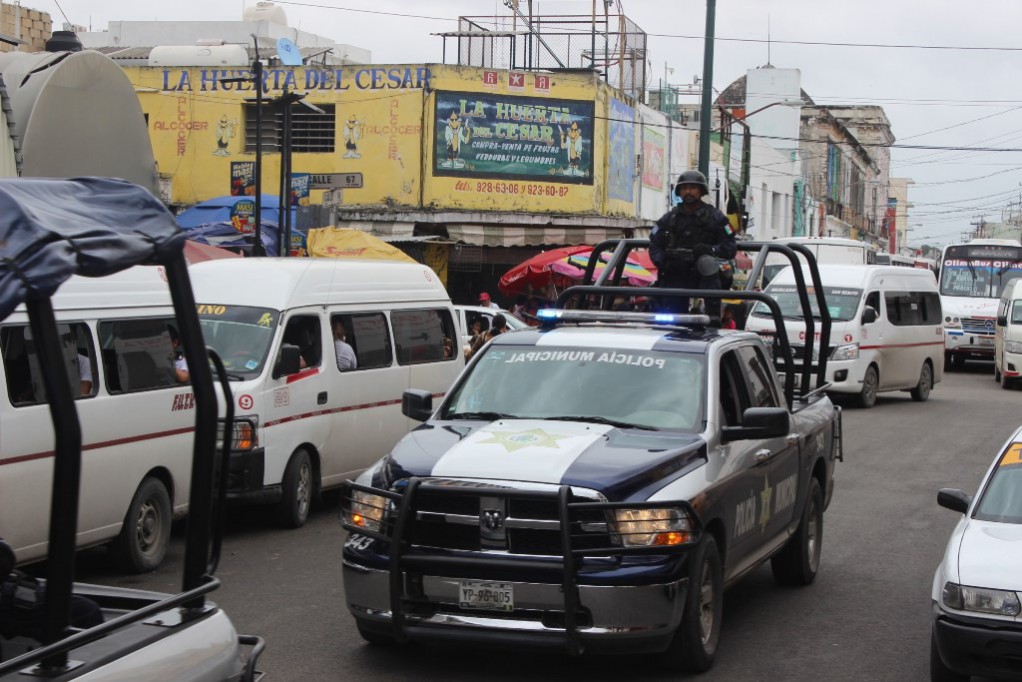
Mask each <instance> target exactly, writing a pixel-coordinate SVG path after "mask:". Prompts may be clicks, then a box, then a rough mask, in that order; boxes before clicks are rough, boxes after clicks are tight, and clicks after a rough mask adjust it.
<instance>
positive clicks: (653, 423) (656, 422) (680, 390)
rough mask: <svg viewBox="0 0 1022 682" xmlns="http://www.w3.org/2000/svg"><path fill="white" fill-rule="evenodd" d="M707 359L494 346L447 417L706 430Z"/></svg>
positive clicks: (451, 401)
mask: <svg viewBox="0 0 1022 682" xmlns="http://www.w3.org/2000/svg"><path fill="white" fill-rule="evenodd" d="M705 385H706V382H705V367H704V358H703V356H701V355H690V354H683V353H665V352H658V351H651V350H637V349H606V348H601V349H590V348H585V349H579V348H559V347H550V346H546V347H532V346H530V347H527V348H522V347H516V348H508V347H500V346H490V347H489V349H488V350H487V351H486V353H485V354H484V355H483V356H482V357H481V358H480V359H479V361H478V362H477V363H476V364H475V365H474V366H473V368H472V370H471V372H470V373H469V374H468V376H467V377H464V378H463V380H462V381H461V382H459V385H458V386H457V387H456V388H455V390H454V392H453V393H452V395H451V398H450V399H449V400H448V402H447V405H446V406H445V408H444V411H443V413H442V418H444V419H459V418H463V419H497V418H506V419H578V420H579V421H595V422H602V423H609V424H612V425H614V426H621V427H636V428H645V429H672V430H673V429H678V430H683V431H701V430H702V427H703V419H704V418H703V413H704V409H705V408H704V402H705V401H704V393H705V388H704V387H705Z"/></svg>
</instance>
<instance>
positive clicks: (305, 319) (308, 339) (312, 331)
mask: <svg viewBox="0 0 1022 682" xmlns="http://www.w3.org/2000/svg"><path fill="white" fill-rule="evenodd" d="M284 343H288V344H291V345H292V346H298V352H299V354H300V355H301V356H302V367H303V368H304V367H319V364H320V362H322V360H323V337H322V334H321V333H320V329H319V316H318V315H294V316H292V317H291V319H289V320H288V321H287V326H286V327H285V328H284Z"/></svg>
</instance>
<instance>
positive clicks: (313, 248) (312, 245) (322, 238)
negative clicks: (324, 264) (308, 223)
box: [308, 227, 418, 263]
mask: <svg viewBox="0 0 1022 682" xmlns="http://www.w3.org/2000/svg"><path fill="white" fill-rule="evenodd" d="M308 241H309V255H310V256H318V257H321V258H376V259H381V260H398V261H404V262H406V263H416V262H418V261H416V260H415V259H414V258H412V257H411V256H409V255H408V254H406V253H405V252H404V251H402V250H401V249H399V248H397V247H394V246H391V245H390V244H388V243H387V242H385V241H383V240H382V239H380V238H378V237H374V236H373V235H371V234H369V233H368V232H363V231H361V230H351V229H346V228H338V227H319V228H315V229H312V230H309V239H308Z"/></svg>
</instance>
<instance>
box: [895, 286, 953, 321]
mask: <svg viewBox="0 0 1022 682" xmlns="http://www.w3.org/2000/svg"><path fill="white" fill-rule="evenodd" d="M884 300H885V302H886V303H887V319H888V320H890V322H891V324H893V325H895V326H898V327H907V326H920V325H936V324H940V323H941V308H940V296H939V295H938V294H936V293H933V292H923V291H889V292H887V293H885V294H884Z"/></svg>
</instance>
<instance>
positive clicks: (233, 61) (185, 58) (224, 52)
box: [149, 45, 250, 66]
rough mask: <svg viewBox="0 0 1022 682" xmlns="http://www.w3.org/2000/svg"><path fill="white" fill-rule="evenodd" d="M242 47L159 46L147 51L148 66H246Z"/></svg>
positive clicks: (246, 60)
mask: <svg viewBox="0 0 1022 682" xmlns="http://www.w3.org/2000/svg"><path fill="white" fill-rule="evenodd" d="M249 63H250V60H249V58H248V50H246V49H245V47H244V46H242V45H161V46H159V47H154V48H153V49H152V50H150V51H149V66H248V65H249Z"/></svg>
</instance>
